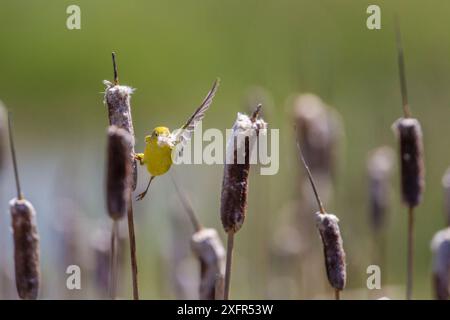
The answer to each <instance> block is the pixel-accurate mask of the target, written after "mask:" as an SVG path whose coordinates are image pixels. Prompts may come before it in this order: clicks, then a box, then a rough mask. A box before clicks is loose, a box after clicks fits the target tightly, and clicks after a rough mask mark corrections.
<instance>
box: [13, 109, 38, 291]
mask: <svg viewBox="0 0 450 320" xmlns="http://www.w3.org/2000/svg"><path fill="white" fill-rule="evenodd" d="M8 129H9V139H10V147H11V155H12V159H13V165H14V175H15V178H16V187H17V198H14V199H12V200H11V201H10V203H9V207H10V212H11V220H12V223H11V225H12V232H13V238H14V266H15V274H16V287H17V293H18V294H19V297H20V298H21V299H37V296H38V292H39V283H40V266H39V235H38V231H37V227H36V212H35V210H34V208H33V205H32V204H31V203H30V202H29V201H27V200H25V199H24V198H23V195H22V191H21V189H20V182H19V171H18V168H17V159H16V152H15V148H14V139H13V135H12V119H11V113H9V116H8Z"/></svg>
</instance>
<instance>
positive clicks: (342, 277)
mask: <svg viewBox="0 0 450 320" xmlns="http://www.w3.org/2000/svg"><path fill="white" fill-rule="evenodd" d="M297 148H298V151H299V154H300V158H301V160H302V162H303V166H304V167H305V170H306V172H307V175H308V178H309V181H310V183H311V187H312V189H313V192H314V196H315V198H316V201H317V204H318V206H319V212H317V213H316V225H317V229H318V230H319V233H320V237H321V239H322V243H323V250H324V256H325V267H326V271H327V277H328V281H329V283H330V285H331V286H332V287H333V288H334V290H335V299H336V300H339V299H340V291H342V290H343V289H344V288H345V284H346V280H347V272H346V264H345V251H344V246H343V241H342V237H341V232H340V229H339V225H338V222H339V219H338V218H337V217H336V216H335V215H333V214H330V213H327V212H326V211H325V208H324V206H323V204H322V201H321V199H320V196H319V193H318V191H317V188H316V185H315V183H314V180H313V177H312V174H311V171H310V169H309V167H308V164H307V163H306V161H305V158H304V157H303V153H302V151H301V149H300V144H299V143H298V142H297Z"/></svg>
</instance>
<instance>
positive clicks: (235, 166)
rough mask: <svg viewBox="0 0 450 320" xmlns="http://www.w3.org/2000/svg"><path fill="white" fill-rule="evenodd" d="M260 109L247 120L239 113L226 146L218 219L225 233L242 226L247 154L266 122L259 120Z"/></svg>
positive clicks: (245, 205) (247, 168) (247, 170)
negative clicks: (219, 218) (219, 217)
mask: <svg viewBox="0 0 450 320" xmlns="http://www.w3.org/2000/svg"><path fill="white" fill-rule="evenodd" d="M259 108H260V106H259V107H258V108H257V111H255V112H254V114H253V115H252V116H251V117H249V116H247V115H245V114H242V113H238V115H237V119H236V122H235V123H234V125H233V128H232V134H231V136H230V138H229V140H228V145H227V155H226V157H227V159H226V164H225V166H224V174H223V183H222V193H221V207H220V216H221V220H222V225H223V227H224V229H225V231H226V232H237V231H238V230H239V229H240V228H241V227H242V224H243V223H244V219H245V215H246V211H247V189H248V175H249V171H250V154H251V152H252V149H253V146H254V144H255V142H256V138H257V136H258V134H259V131H260V130H263V129H266V128H267V123H266V122H264V120H262V119H258V113H259Z"/></svg>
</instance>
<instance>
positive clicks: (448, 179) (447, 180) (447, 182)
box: [442, 168, 450, 227]
mask: <svg viewBox="0 0 450 320" xmlns="http://www.w3.org/2000/svg"><path fill="white" fill-rule="evenodd" d="M442 186H443V188H444V213H445V223H446V224H447V227H449V226H450V168H448V169H447V170H446V171H445V173H444V176H443V177H442Z"/></svg>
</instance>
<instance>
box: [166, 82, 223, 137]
mask: <svg viewBox="0 0 450 320" xmlns="http://www.w3.org/2000/svg"><path fill="white" fill-rule="evenodd" d="M219 83H220V80H219V79H216V81H214V84H213V86H212V88H211V90H210V91H209V92H208V94H207V95H206V97H205V99H204V100H203V102H202V104H201V105H200V107H198V108H197V110H195V112H194V113H193V114H192V115H191V116H190V118H189V120H188V121H187V122H186V123H185V124H184V125H183V126H182V127H181V128H180V129H178V130H176V131H175V132H174V133H173V135H172V137H171V138H172V141H173V144H174V145H177V144H179V143H182V144H184V143H185V142H187V141H189V140H190V139H191V137H192V134H193V133H194V129H195V127H196V126H197V124H198V123H199V122H200V121H201V120H202V119H203V118H204V117H205V112H206V110H208V109H209V107H210V106H211V103H212V101H213V98H214V96H215V94H216V91H217V88H218V87H219Z"/></svg>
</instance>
